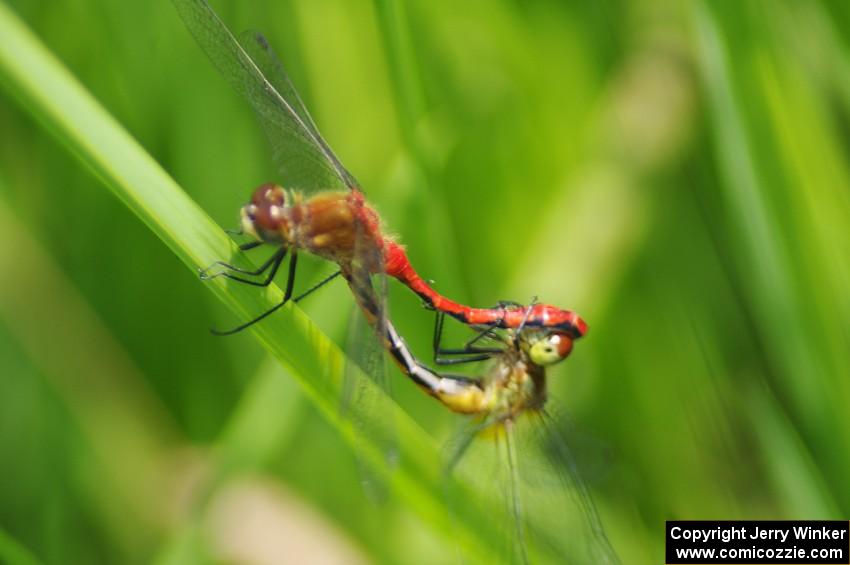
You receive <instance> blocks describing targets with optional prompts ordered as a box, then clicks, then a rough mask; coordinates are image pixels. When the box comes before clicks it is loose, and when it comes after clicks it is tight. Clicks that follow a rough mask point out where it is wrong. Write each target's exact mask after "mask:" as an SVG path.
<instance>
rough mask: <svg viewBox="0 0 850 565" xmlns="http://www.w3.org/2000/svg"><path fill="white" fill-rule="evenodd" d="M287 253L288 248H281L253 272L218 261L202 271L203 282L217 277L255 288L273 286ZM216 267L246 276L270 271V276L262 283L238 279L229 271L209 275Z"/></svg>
mask: <svg viewBox="0 0 850 565" xmlns="http://www.w3.org/2000/svg"><path fill="white" fill-rule="evenodd" d="M286 251H287V248H286V247H281V248H280V249H278V250H277V251H276V252H275V253H274V255H272V256H271V257H269V259H268V260H267V261H266V262H265V263H263V264H262V265H260V266H259V267H258V268H257V269H255V270H253V271H251V270H248V269H240V268H239V267H235V266H233V265H230V264H229V263H225V262H223V261H216V262H215V263H213V264H212V265H210V266H209V267H207V268H206V269H204V270H203V271H201V280H205V281H206V280H210V279H214V278H216V277H225V278H228V279H230V280H232V281H236V282H240V283H244V284H250V285H254V286H269V285H270V284H271V282H272V280H273V279H274V276H275V275H276V274H277V270H278V268H279V267H280V264H281V263H282V262H283V259H284V257H286ZM292 257H293V259H294V258H295V255H294V254H293V256H292ZM290 264H291V262H290ZM215 266H221V267H224V268H226V269H229V270H231V271H236V272H237V273H242V274H245V275H252V276H257V275H261V274H263V273H264V272H266V271H269V274H268V276H266V278H265V280H262V281H252V280H250V279H245V278H242V277H237V276H236V275H232V274H230V273H228V272H227V271H218V272H217V273H213V274H211V275H209V274H207V271H209V270H210V269H212V268H213V267H215Z"/></svg>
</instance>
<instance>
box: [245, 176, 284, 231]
mask: <svg viewBox="0 0 850 565" xmlns="http://www.w3.org/2000/svg"><path fill="white" fill-rule="evenodd" d="M285 206H286V191H285V190H284V189H283V187H281V186H279V185H276V184H273V183H266V184H261V185H260V186H258V187H257V188H256V190H254V194H253V195H251V202H249V203H248V204H246V205H245V206H243V207H242V210H241V212H240V216H241V225H242V231H243V232H245V233H247V234H250V235H253V236H254V237H256V238H257V239H259V240H262V241H269V240H278V239H280V236H279V235H278V234H279V233H280V231H281V229H280V228H281V224H282V223H284V222H285V221H286V220H285V218H284V215H283V214H282V210H283V208H284V207H285Z"/></svg>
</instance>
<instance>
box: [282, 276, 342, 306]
mask: <svg viewBox="0 0 850 565" xmlns="http://www.w3.org/2000/svg"><path fill="white" fill-rule="evenodd" d="M341 274H342V271H337V272H335V273H333V274H331V275H329V276H327V277H325V278H323V279H322V280H320V281H319V282H317V283H316V284H314V285H313V286H311V287H310V288H308V289H307V290H305V291H304V292H302V293H301V294H299V295H298V296H296V297H295V298H293V299H292V301H293V302H299V301H300V300H301V299H302V298H307V297H308V296H310V295H311V294H313V293H314V292H315V291H317V290H319V289H320V288H322V287H323V286H325V285H326V284H328V283H329V282H331V281H332V280H334V279H335V278H337V277H338V276H340V275H341Z"/></svg>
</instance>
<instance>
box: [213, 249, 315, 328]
mask: <svg viewBox="0 0 850 565" xmlns="http://www.w3.org/2000/svg"><path fill="white" fill-rule="evenodd" d="M284 254H285V252H284ZM281 260H282V257H281ZM279 264H280V263H279V262H278V265H279ZM297 264H298V254H297V253H295V252H293V253H292V258H291V259H290V260H289V273H288V275H287V277H286V289H285V290H284V291H283V300H281V301H280V302H279V303H277V304H275V305H274V306H272V307H271V308H269V309H268V310H266V311H265V312H263V313H262V314H260V315H259V316H257V317H256V318H254V319H253V320H249V321H247V322H245V323H244V324H241V325H238V326H236V327H235V328H233V329H230V330H227V331H219V330H216V329H212V330H211V331H212V333H214V334H215V335H232V334H235V333H237V332H241V331H242V330H244V329H245V328H248V327H251V326H253V325H254V324H256V323H257V322H259V321H260V320H263V319H264V318H266V317H267V316H269V315H271V314H273V313H274V312H276V311H277V310H279V309H280V308H281V307H283V305H284V304H286V303H287V302H289V299H290V298H292V290H293V288H294V287H295V268H296V266H297Z"/></svg>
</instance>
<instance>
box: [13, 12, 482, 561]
mask: <svg viewBox="0 0 850 565" xmlns="http://www.w3.org/2000/svg"><path fill="white" fill-rule="evenodd" d="M0 37H3V41H2V42H0V77H2V85H3V87H4V88H5V89H6V90H8V91H9V92H10V93H11V94H12V95H13V96H14V97H15V98H17V100H18V101H19V102H20V103H21V105H22V106H23V107H24V108H25V109H26V110H27V111H29V112H30V113H31V114H33V115H34V116H35V118H36V119H38V120H39V121H40V122H41V123H42V124H43V125H44V126H45V127H47V128H48V129H49V130H50V131H51V132H52V133H53V134H55V135H56V136H57V137H58V139H59V140H60V141H61V142H62V143H64V144H65V145H66V146H67V147H68V148H69V149H70V150H71V151H72V152H73V153H74V154H75V155H76V156H77V157H78V158H79V159H80V161H81V162H82V163H83V164H84V165H85V166H87V167H88V168H89V169H91V170H92V171H93V172H94V174H95V175H96V176H97V177H98V178H100V179H101V180H102V181H103V183H104V185H105V186H106V187H107V188H109V190H110V191H112V193H113V194H115V196H117V197H118V198H119V199H120V200H121V201H122V202H124V203H125V204H126V205H127V206H128V207H129V208H130V209H131V210H132V211H133V212H134V213H135V214H136V215H137V216H138V217H139V218H140V219H141V220H142V221H143V222H144V223H145V224H146V225H147V226H148V227H150V229H151V230H152V231H153V232H154V233H155V234H156V235H157V236H158V237H159V238H160V239H161V240H162V241H163V242H164V243H165V244H166V245H168V247H169V248H170V249H171V250H172V251H174V253H175V254H176V255H177V256H178V257H179V258H180V259H181V261H183V262H184V263H185V264H186V265H187V266H188V267H189V268H190V269H191V270H193V271H195V270H196V269H197V268H198V267H200V266H204V265H207V264H209V263H211V262H213V261H214V260H216V259H220V258H222V257H228V256H230V255H231V254H233V253H234V252H235V246H234V245H233V243H232V242H231V241H230V240H229V239H228V238H227V237H226V236H225V234H224V233H223V232H222V230H221V229H220V228H219V227H218V226H217V225H216V224H215V223H214V222H213V221H212V220H211V219H210V218H209V217H208V216H207V215H206V214H205V213H204V212H203V210H201V209H200V208H199V207H198V206H197V205H196V204H195V203H194V202H193V201H192V200H191V199H190V198H189V197H188V196H187V195H186V194H185V193H184V192H183V191H182V190H181V189H180V187H179V186H178V185H177V184H176V183H175V182H174V180H172V179H171V177H170V176H169V175H168V174H167V173H166V172H165V171H163V170H162V168H161V167H160V166H159V165H158V164H157V163H156V162H155V161H154V159H153V158H152V157H151V156H150V155H148V154H147V153H146V152H145V150H144V149H143V148H142V147H141V146H140V145H139V144H138V143H137V142H136V141H135V140H134V139H133V138H132V137H131V136H130V135H129V134H128V133H127V132H126V131H125V130H124V129H123V128H122V127H121V125H120V124H118V123H117V122H116V121H115V120H114V119H113V118H112V117H111V116H110V115H109V114H108V113H107V112H106V111H105V110H104V109H103V108H102V107H101V106H100V105H99V104H98V103H97V102H96V101H95V100H94V99H93V98H92V97H91V95H90V94H89V93H88V92H87V91H86V90H85V89H84V88H83V87H82V86H81V85H80V84H79V83H78V82H77V81H76V79H75V78H74V77H73V76H72V75H71V74H70V73H69V72H68V70H67V69H66V68H65V67H64V66H63V65H62V64H61V63H60V62H59V61H58V60H56V58H55V57H54V56H53V55H52V54H51V53H50V52H49V51H48V50H47V49H46V48H45V47H44V46H43V45H42V44H41V42H40V41H39V40H38V38H37V37H35V36H34V35H33V34H32V33H31V32H30V31H29V30H28V29H27V28H26V26H25V25H24V24H23V23H22V22H21V21H20V20H19V19H18V18H17V17H16V16H15V15H14V14H13V13H12V12H11V11H10V10H9V9H8V8H7V7H6V6H5V5H4V4H0ZM201 286H202V285H201V284H200V283H199V285H198V287H199V289H200V288H201ZM203 286H207V287H209V288H210V289H211V290H212V291H213V292H214V293H215V295H216V296H217V297H218V298H219V299H221V300H222V301H223V302H224V303H225V304H227V305H228V306H229V307H230V308H231V309H233V310H234V311H235V312H236V313H238V314H239V315H241V316H246V317H247V316H248V315H249V314H250V313H252V312H258V311H262V310H264V309H266V308H268V307H269V306H270V305H271V304H274V303H276V302H277V301H279V300H280V298H281V292H280V290H279V289H278V288H276V287H271V288H269V289H268V291H267V292H266V293H265V295H264V296H261V295H260V293H259V292H257V291H256V289H254V288H252V289H248V288H246V287H245V285H238V284H237V285H227V284H225V283H219V282H215V283H213V284H209V283H207V284H205V285H203ZM253 332H254V334H255V335H256V336H257V338H258V339H259V340H260V341H261V343H262V344H263V345H264V347H265V348H266V349H267V350H268V351H269V352H270V353H271V354H272V355H274V356H275V357H276V358H277V359H278V360H279V361H280V362H281V363H282V364H283V365H284V366H285V367H286V368H287V369H288V371H289V372H290V373H291V374H292V375H293V377H294V378H295V379H296V380H297V381H298V383H299V384H300V386H301V387H302V388H303V390H304V391H305V392H306V395H307V396H308V397H309V398H310V399H311V400H312V402H314V403H315V405H316V406H317V407H318V408H319V409H320V411H321V412H322V413H323V414H324V416H325V417H326V418H327V419H328V421H329V422H330V423H331V424H332V425H333V426H334V427H336V428H337V429H338V430H339V432H340V433H341V434H342V435H343V437H344V438H345V439H346V440H347V441H348V442H349V443H351V442H353V440H354V437H353V436H354V432H353V430H352V428H351V426H350V424H349V422H348V420H346V419H344V418H342V417H341V416H340V414H339V413H338V410H337V402H338V400H337V399H338V397H339V391H340V384H341V383H340V380H341V375H342V369H343V365H344V363H345V359H344V356H343V354H342V353H341V352H340V350H339V349H338V348H337V347H336V346H335V345H334V344H333V343H332V342H331V341H330V340H329V339H328V338H327V337H326V336H325V335H323V334H322V333H321V332H320V331H319V330H318V329H317V328H316V327H315V326H314V325H313V324H312V323H311V321H310V320H309V319H308V318H307V317H306V316H305V315H304V314H303V313H302V312H301V311H300V310H298V309H297V308H295V307H287V308H284V309H282V311H281V312H280V314H279V315H275V316H273V317H271V318H270V319H268V320H267V321H265V322H264V323H262V324H258V325H257V326H254V328H253ZM212 377H213V378H214V375H213V376H212ZM352 409H353V410H356V409H357V407H353V408H352ZM380 409H381V410H380V412H378V413H375V414H358V415H357V417H362V418H363V419H364V420H368V419H370V418H378V417H380V416H381V415H382V414H387V413H388V412H389V411H393V412H395V414H394V419H395V422H396V425H397V426H398V437H399V442H400V451H401V452H400V455H401V464H400V466H399V468H398V470H397V471H396V472H394V473H393V474H392V477H391V481H392V484H393V487H394V491H395V492H397V493H398V494H399V496H400V497H401V498H402V499H403V500H404V501H405V503H406V504H407V505H408V506H409V507H410V508H411V509H412V510H414V511H415V512H416V513H418V514H419V515H420V517H422V518H423V520H424V521H425V522H426V523H428V524H430V525H432V526H433V527H435V529H437V530H439V531H442V532H443V534H444V535H445V536H446V538H447V539H448V540H450V541H449V543H454V542H455V541H460V542H461V543H463V544H464V545H465V546H467V547H468V548H469V549H470V550H471V551H472V554H471V555H472V556H475V558H476V559H477V560H480V561H490V560H491V558H492V556H491V555H490V552H491V551H492V550H491V548H492V547H497V546H498V544H497V543H495V540H494V537H495V536H496V535H497V534H495V533H493V532H492V531H490V530H488V529H487V526H486V524H487V520H486V519H484V517H483V516H482V514H481V513H476V511H475V510H474V507H475V505H474V504H464V505H458V510H459V514H460V515H458V516H455V519H454V520H449V519H448V518H447V516H446V513H445V507H444V504H443V503H442V500H441V499H442V495H443V493H444V492H445V491H444V488H445V486H444V485H443V484H442V477H441V469H440V458H439V455H438V451H437V449H436V447H435V445H434V442H433V440H432V439H431V438H430V436H428V435H427V434H426V433H425V432H424V431H423V430H422V429H421V428H420V427H418V426H417V425H416V424H415V423H414V422H413V421H412V420H411V419H410V418H409V417H408V416H407V415H406V414H405V413H404V412H402V411H401V410H399V409H398V407H397V406H396V405H395V404H394V403H392V401H390V400H389V399H385V401H384V402H383V405H382V406H381V407H380ZM363 443H364V442H358V446H359V447H361V448H362V447H364V445H363ZM365 448H366V449H365V452H364V453H363V454H362V455H363V457H364V458H366V459H367V461H369V462H371V463H373V464H375V465H376V466H377V467H380V464H379V463H378V462H379V461H381V460H382V454H381V453H380V452H379V450H378V449H377V448H376V447H375V446H374V445H373V446H371V449H370V446H369V445H365ZM379 471H380V469H379Z"/></svg>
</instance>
